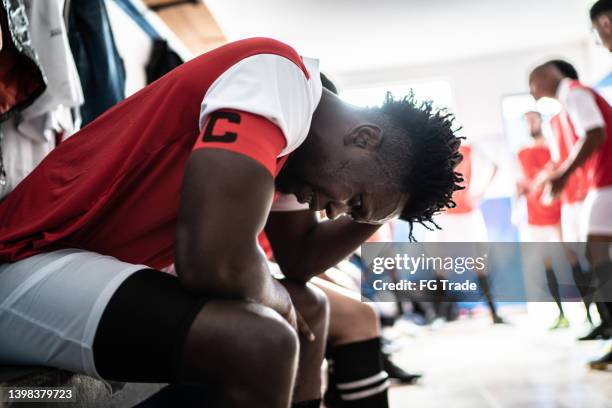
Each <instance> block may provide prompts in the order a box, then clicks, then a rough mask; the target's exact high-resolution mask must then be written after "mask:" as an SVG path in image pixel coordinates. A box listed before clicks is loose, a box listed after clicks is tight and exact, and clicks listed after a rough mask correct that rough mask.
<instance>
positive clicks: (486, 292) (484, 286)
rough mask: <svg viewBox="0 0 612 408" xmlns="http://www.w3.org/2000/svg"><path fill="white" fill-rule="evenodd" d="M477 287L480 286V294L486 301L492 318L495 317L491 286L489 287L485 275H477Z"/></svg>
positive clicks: (495, 311)
mask: <svg viewBox="0 0 612 408" xmlns="http://www.w3.org/2000/svg"><path fill="white" fill-rule="evenodd" d="M478 285H479V286H480V293H482V294H483V296H484V297H485V299H486V300H487V305H489V309H491V314H492V315H493V317H495V316H497V309H496V308H495V302H493V295H492V294H491V286H490V285H489V278H488V277H487V275H478Z"/></svg>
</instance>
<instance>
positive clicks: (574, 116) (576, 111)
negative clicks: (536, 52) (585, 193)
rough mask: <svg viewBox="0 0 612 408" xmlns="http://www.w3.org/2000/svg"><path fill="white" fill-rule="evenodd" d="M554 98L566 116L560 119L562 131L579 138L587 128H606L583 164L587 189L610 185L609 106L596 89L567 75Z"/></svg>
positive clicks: (611, 123) (611, 112) (611, 110)
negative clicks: (593, 150)
mask: <svg viewBox="0 0 612 408" xmlns="http://www.w3.org/2000/svg"><path fill="white" fill-rule="evenodd" d="M557 99H559V101H560V102H561V105H562V106H563V108H564V112H563V113H565V114H567V120H566V121H562V123H561V124H562V126H564V131H565V132H568V133H573V135H574V137H576V138H582V137H585V135H586V133H587V132H588V131H589V130H592V129H596V128H604V129H605V131H606V139H605V141H604V142H603V144H602V145H601V146H599V147H598V148H597V150H596V151H595V153H594V154H593V155H591V157H590V158H589V159H588V161H587V163H586V164H585V166H584V167H585V169H586V172H587V179H588V183H589V188H590V189H598V188H602V187H607V186H610V185H612V137H611V133H612V107H610V105H609V104H608V102H607V101H606V100H605V99H604V98H603V97H602V96H601V95H599V94H598V93H597V92H595V90H593V89H592V88H589V87H587V86H585V85H583V84H581V83H580V82H579V81H575V80H572V79H569V78H565V79H563V80H562V81H561V83H560V84H559V89H558V90H557ZM561 117H562V118H563V116H561Z"/></svg>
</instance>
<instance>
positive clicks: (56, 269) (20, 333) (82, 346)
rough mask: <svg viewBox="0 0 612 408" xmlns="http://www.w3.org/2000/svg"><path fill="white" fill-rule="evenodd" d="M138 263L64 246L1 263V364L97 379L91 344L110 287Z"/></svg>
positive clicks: (109, 294)
mask: <svg viewBox="0 0 612 408" xmlns="http://www.w3.org/2000/svg"><path fill="white" fill-rule="evenodd" d="M142 268H143V266H142V265H133V264H128V263H125V262H121V261H119V260H117V259H115V258H113V257H108V256H103V255H100V254H96V253H93V252H88V251H83V250H76V249H66V250H60V251H54V252H49V253H44V254H39V255H35V256H32V257H30V258H26V259H24V260H21V261H18V262H14V263H10V264H3V265H0V363H2V364H15V365H39V366H50V367H56V368H61V369H65V370H69V371H72V372H75V373H83V374H87V375H90V376H94V377H98V375H97V373H96V370H95V365H94V363H93V353H92V343H93V338H94V334H95V331H96V327H97V324H98V322H99V320H100V316H101V315H102V312H103V310H104V307H105V305H106V303H107V302H108V300H109V299H110V297H111V296H112V294H113V292H114V291H115V289H116V288H117V287H118V286H119V285H121V283H122V282H123V281H124V280H125V279H127V278H128V277H129V276H130V275H131V274H132V273H134V272H135V271H137V270H139V269H142Z"/></svg>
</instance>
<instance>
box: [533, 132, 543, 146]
mask: <svg viewBox="0 0 612 408" xmlns="http://www.w3.org/2000/svg"><path fill="white" fill-rule="evenodd" d="M532 137H533V144H535V145H542V144H546V139H544V135H543V134H542V133H538V134H537V135H534V136H532Z"/></svg>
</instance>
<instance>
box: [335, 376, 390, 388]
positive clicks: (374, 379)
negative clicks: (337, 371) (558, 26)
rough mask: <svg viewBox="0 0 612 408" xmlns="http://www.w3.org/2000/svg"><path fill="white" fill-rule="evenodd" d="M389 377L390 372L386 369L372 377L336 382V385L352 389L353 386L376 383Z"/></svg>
mask: <svg viewBox="0 0 612 408" xmlns="http://www.w3.org/2000/svg"><path fill="white" fill-rule="evenodd" d="M387 378H389V374H387V373H386V372H385V371H381V372H379V373H378V374H374V375H373V376H371V377H366V378H363V379H361V380H357V381H351V382H345V383H338V384H336V387H337V388H338V389H339V390H350V389H351V388H361V387H365V386H366V385H370V384H374V383H376V382H378V381H382V380H386V379H387Z"/></svg>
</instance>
